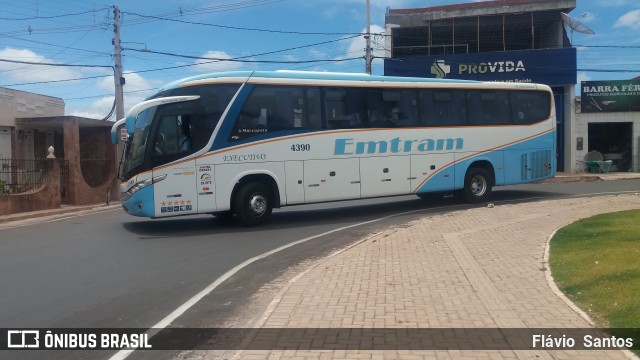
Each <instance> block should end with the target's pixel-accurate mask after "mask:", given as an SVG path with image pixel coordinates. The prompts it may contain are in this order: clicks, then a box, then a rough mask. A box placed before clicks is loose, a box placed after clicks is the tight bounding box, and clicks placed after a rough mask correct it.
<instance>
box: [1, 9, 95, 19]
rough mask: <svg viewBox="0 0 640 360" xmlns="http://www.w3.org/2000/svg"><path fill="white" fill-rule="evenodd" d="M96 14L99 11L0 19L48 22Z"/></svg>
mask: <svg viewBox="0 0 640 360" xmlns="http://www.w3.org/2000/svg"><path fill="white" fill-rule="evenodd" d="M101 10H102V9H101ZM96 12H97V10H89V11H83V12H79V13H72V14H60V15H51V16H32V17H23V18H7V17H0V20H6V21H24V20H48V19H58V18H63V17H69V16H78V15H84V14H90V13H96Z"/></svg>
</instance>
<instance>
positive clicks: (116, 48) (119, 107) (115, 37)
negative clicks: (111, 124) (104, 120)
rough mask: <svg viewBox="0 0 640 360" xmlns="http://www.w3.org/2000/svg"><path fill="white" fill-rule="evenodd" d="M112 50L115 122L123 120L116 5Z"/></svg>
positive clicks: (120, 54)
mask: <svg viewBox="0 0 640 360" xmlns="http://www.w3.org/2000/svg"><path fill="white" fill-rule="evenodd" d="M112 42H113V48H114V63H115V69H114V74H113V82H114V84H115V86H116V91H115V93H116V99H115V102H116V121H118V120H120V119H122V118H124V95H123V91H122V87H123V86H124V82H125V81H124V77H123V76H122V49H121V48H120V9H119V8H118V5H114V6H113V41H112Z"/></svg>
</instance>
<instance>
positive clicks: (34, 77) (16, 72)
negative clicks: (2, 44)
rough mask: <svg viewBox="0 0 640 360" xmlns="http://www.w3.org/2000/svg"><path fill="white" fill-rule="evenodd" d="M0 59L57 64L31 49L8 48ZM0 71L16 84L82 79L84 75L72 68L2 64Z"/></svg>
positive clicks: (2, 52) (3, 51)
mask: <svg viewBox="0 0 640 360" xmlns="http://www.w3.org/2000/svg"><path fill="white" fill-rule="evenodd" d="M0 58H3V59H7V60H15V61H26V62H34V63H51V64H53V63H55V62H54V61H51V60H49V59H47V58H46V57H44V56H42V55H38V54H36V53H35V52H33V51H31V50H29V49H14V48H9V47H6V48H4V49H2V50H0ZM0 71H2V72H4V75H5V76H7V78H8V79H10V80H11V81H14V82H47V81H55V80H65V79H74V78H80V77H82V73H81V72H79V71H77V70H74V69H73V68H70V67H60V66H44V65H29V64H19V63H10V62H0Z"/></svg>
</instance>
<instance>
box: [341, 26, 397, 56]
mask: <svg viewBox="0 0 640 360" xmlns="http://www.w3.org/2000/svg"><path fill="white" fill-rule="evenodd" d="M365 31H366V29H362V32H363V33H364V32H365ZM383 33H384V28H383V27H382V26H379V25H371V34H383ZM385 41H386V40H385V38H384V36H380V35H377V36H376V35H372V36H371V47H372V48H373V56H374V57H377V58H383V57H385V50H384V47H385ZM366 48H367V41H366V40H365V38H364V36H358V37H356V38H353V39H352V40H351V42H350V43H349V46H348V47H347V51H346V54H345V55H342V56H339V57H338V59H345V58H353V57H359V56H364V54H365V49H366ZM374 61H376V62H379V61H381V60H380V59H377V60H374Z"/></svg>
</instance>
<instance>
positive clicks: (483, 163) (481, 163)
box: [463, 159, 496, 187]
mask: <svg viewBox="0 0 640 360" xmlns="http://www.w3.org/2000/svg"><path fill="white" fill-rule="evenodd" d="M472 168H481V169H484V170H486V171H487V172H488V173H489V174H490V175H491V186H492V187H493V186H496V172H495V168H494V167H493V164H492V163H491V161H489V160H486V159H478V160H474V161H473V162H471V163H470V164H469V166H467V169H466V170H465V173H464V176H463V179H464V178H465V177H466V176H467V172H469V169H472ZM463 181H464V180H463Z"/></svg>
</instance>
